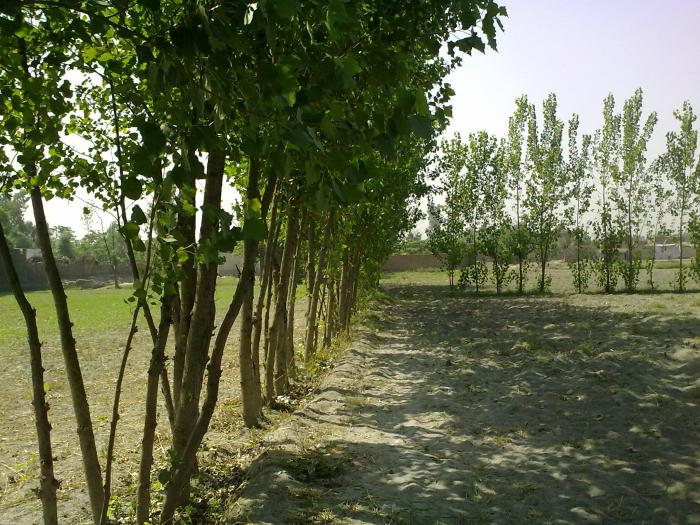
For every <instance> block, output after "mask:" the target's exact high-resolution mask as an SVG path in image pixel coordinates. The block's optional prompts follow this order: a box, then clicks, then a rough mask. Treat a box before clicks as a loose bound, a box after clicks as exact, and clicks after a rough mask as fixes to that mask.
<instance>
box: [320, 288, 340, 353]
mask: <svg viewBox="0 0 700 525" xmlns="http://www.w3.org/2000/svg"><path fill="white" fill-rule="evenodd" d="M336 308H337V298H336V295H335V282H333V280H331V281H329V283H328V309H327V310H326V328H325V330H324V332H323V348H328V347H330V346H331V342H332V340H333V334H334V333H335V330H336V319H337V316H336Z"/></svg>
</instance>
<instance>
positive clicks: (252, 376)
mask: <svg viewBox="0 0 700 525" xmlns="http://www.w3.org/2000/svg"><path fill="white" fill-rule="evenodd" d="M259 177H260V159H259V158H258V157H257V156H251V157H250V166H249V170H248V185H247V188H246V197H247V199H248V200H249V201H251V200H253V199H259V198H260V189H259V187H258V184H259ZM257 252H258V241H256V240H254V239H245V240H244V241H243V270H242V272H241V284H242V285H243V286H244V289H243V298H242V300H243V304H242V306H241V309H242V317H241V335H240V346H239V355H238V356H239V362H240V375H241V404H242V409H243V422H244V423H245V425H246V426H247V427H248V428H251V427H257V426H259V425H260V419H261V417H262V399H261V396H260V370H259V366H260V365H259V363H256V362H255V360H254V359H253V353H252V337H251V336H252V331H253V288H254V285H255V260H256V258H257Z"/></svg>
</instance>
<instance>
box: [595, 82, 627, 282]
mask: <svg viewBox="0 0 700 525" xmlns="http://www.w3.org/2000/svg"><path fill="white" fill-rule="evenodd" d="M620 121H621V117H620V115H619V114H616V113H615V98H614V97H613V95H612V94H610V95H608V96H607V97H606V98H605V100H604V101H603V127H602V128H601V129H600V130H598V131H596V132H595V134H594V136H593V161H594V168H595V171H596V173H597V174H598V185H599V189H598V195H599V199H598V215H597V216H598V220H597V221H596V222H594V224H593V229H594V232H595V235H596V239H597V242H598V247H599V250H600V255H599V257H598V261H597V263H596V272H597V274H598V283H599V284H600V287H601V288H602V289H603V291H604V292H605V293H610V292H612V291H614V290H615V287H616V285H617V274H616V272H615V264H616V261H617V259H618V253H619V252H618V248H619V246H620V243H621V242H622V236H623V235H624V233H623V230H622V228H621V227H620V223H619V218H618V217H615V210H614V208H613V206H612V205H613V201H612V198H611V191H612V190H611V184H612V180H613V178H616V177H617V170H618V169H619V162H618V159H619V156H620Z"/></svg>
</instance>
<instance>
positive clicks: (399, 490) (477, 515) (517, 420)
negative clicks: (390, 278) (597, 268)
mask: <svg viewBox="0 0 700 525" xmlns="http://www.w3.org/2000/svg"><path fill="white" fill-rule="evenodd" d="M388 290H389V294H390V300H389V301H387V302H386V303H385V304H383V305H381V306H380V307H378V309H377V310H376V312H377V313H376V315H373V316H371V317H370V318H369V319H368V320H367V322H366V323H365V324H366V328H365V329H363V330H362V331H361V333H360V334H358V338H357V341H356V342H355V343H354V344H353V345H352V346H351V347H350V349H349V350H348V352H347V353H346V355H345V356H344V357H343V358H342V359H341V361H340V362H339V365H338V367H337V368H336V369H335V370H334V371H333V372H332V373H331V374H330V375H329V376H327V377H326V379H325V380H324V382H323V383H322V386H321V390H320V392H319V394H318V395H317V396H316V397H315V398H314V399H313V400H312V401H311V402H309V404H308V405H306V406H305V407H304V408H303V409H302V410H300V411H298V412H297V413H295V414H294V415H293V416H291V417H290V418H287V419H286V420H285V421H284V423H283V424H282V425H281V426H280V427H279V428H277V429H276V430H275V431H273V432H272V433H270V434H269V435H268V436H267V438H266V444H267V450H266V452H264V453H263V454H262V455H261V456H259V457H258V458H257V459H255V460H254V461H253V463H252V465H251V466H250V468H249V472H248V480H247V481H246V482H245V483H244V485H243V486H242V488H241V490H240V497H239V498H238V499H237V500H236V501H235V502H233V503H232V504H231V506H230V508H229V515H228V520H227V521H228V522H229V523H235V522H239V523H273V524H282V523H289V524H292V523H300V524H301V523H304V524H306V523H348V524H349V523H392V524H395V523H406V524H410V523H415V524H424V523H425V524H431V523H444V524H471V523H504V524H506V523H507V524H523V523H556V524H579V523H604V524H614V523H635V524H642V523H645V524H662V523H663V524H692V523H700V452H699V443H700V427H699V426H698V425H699V423H700V419H699V418H698V416H700V409H699V408H698V401H699V400H700V387H699V386H698V383H696V380H697V378H698V377H699V375H700V350H698V349H699V348H700V338H698V337H697V336H700V319H699V313H700V308H699V306H700V302H699V301H698V299H697V297H693V298H690V299H688V298H684V299H682V300H681V299H680V297H679V296H675V295H672V294H666V295H663V294H662V295H649V296H627V295H615V296H583V297H577V296H548V297H536V296H528V297H513V296H511V297H507V298H498V297H473V296H460V297H453V296H450V295H449V294H448V292H446V291H445V288H444V287H435V286H419V285H415V284H414V285H409V286H407V285H396V284H395V285H393V286H390V287H389V288H388ZM684 297H687V296H684ZM676 298H678V299H677V300H676Z"/></svg>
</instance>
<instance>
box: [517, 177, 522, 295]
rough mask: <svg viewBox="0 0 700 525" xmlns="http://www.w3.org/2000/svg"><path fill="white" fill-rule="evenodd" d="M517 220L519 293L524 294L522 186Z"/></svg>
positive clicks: (518, 194)
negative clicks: (521, 226)
mask: <svg viewBox="0 0 700 525" xmlns="http://www.w3.org/2000/svg"><path fill="white" fill-rule="evenodd" d="M515 220H516V224H517V232H518V293H519V294H522V293H523V248H524V247H523V246H520V241H521V240H522V239H521V238H522V232H521V231H520V186H519V185H518V186H517V189H516V198H515Z"/></svg>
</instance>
